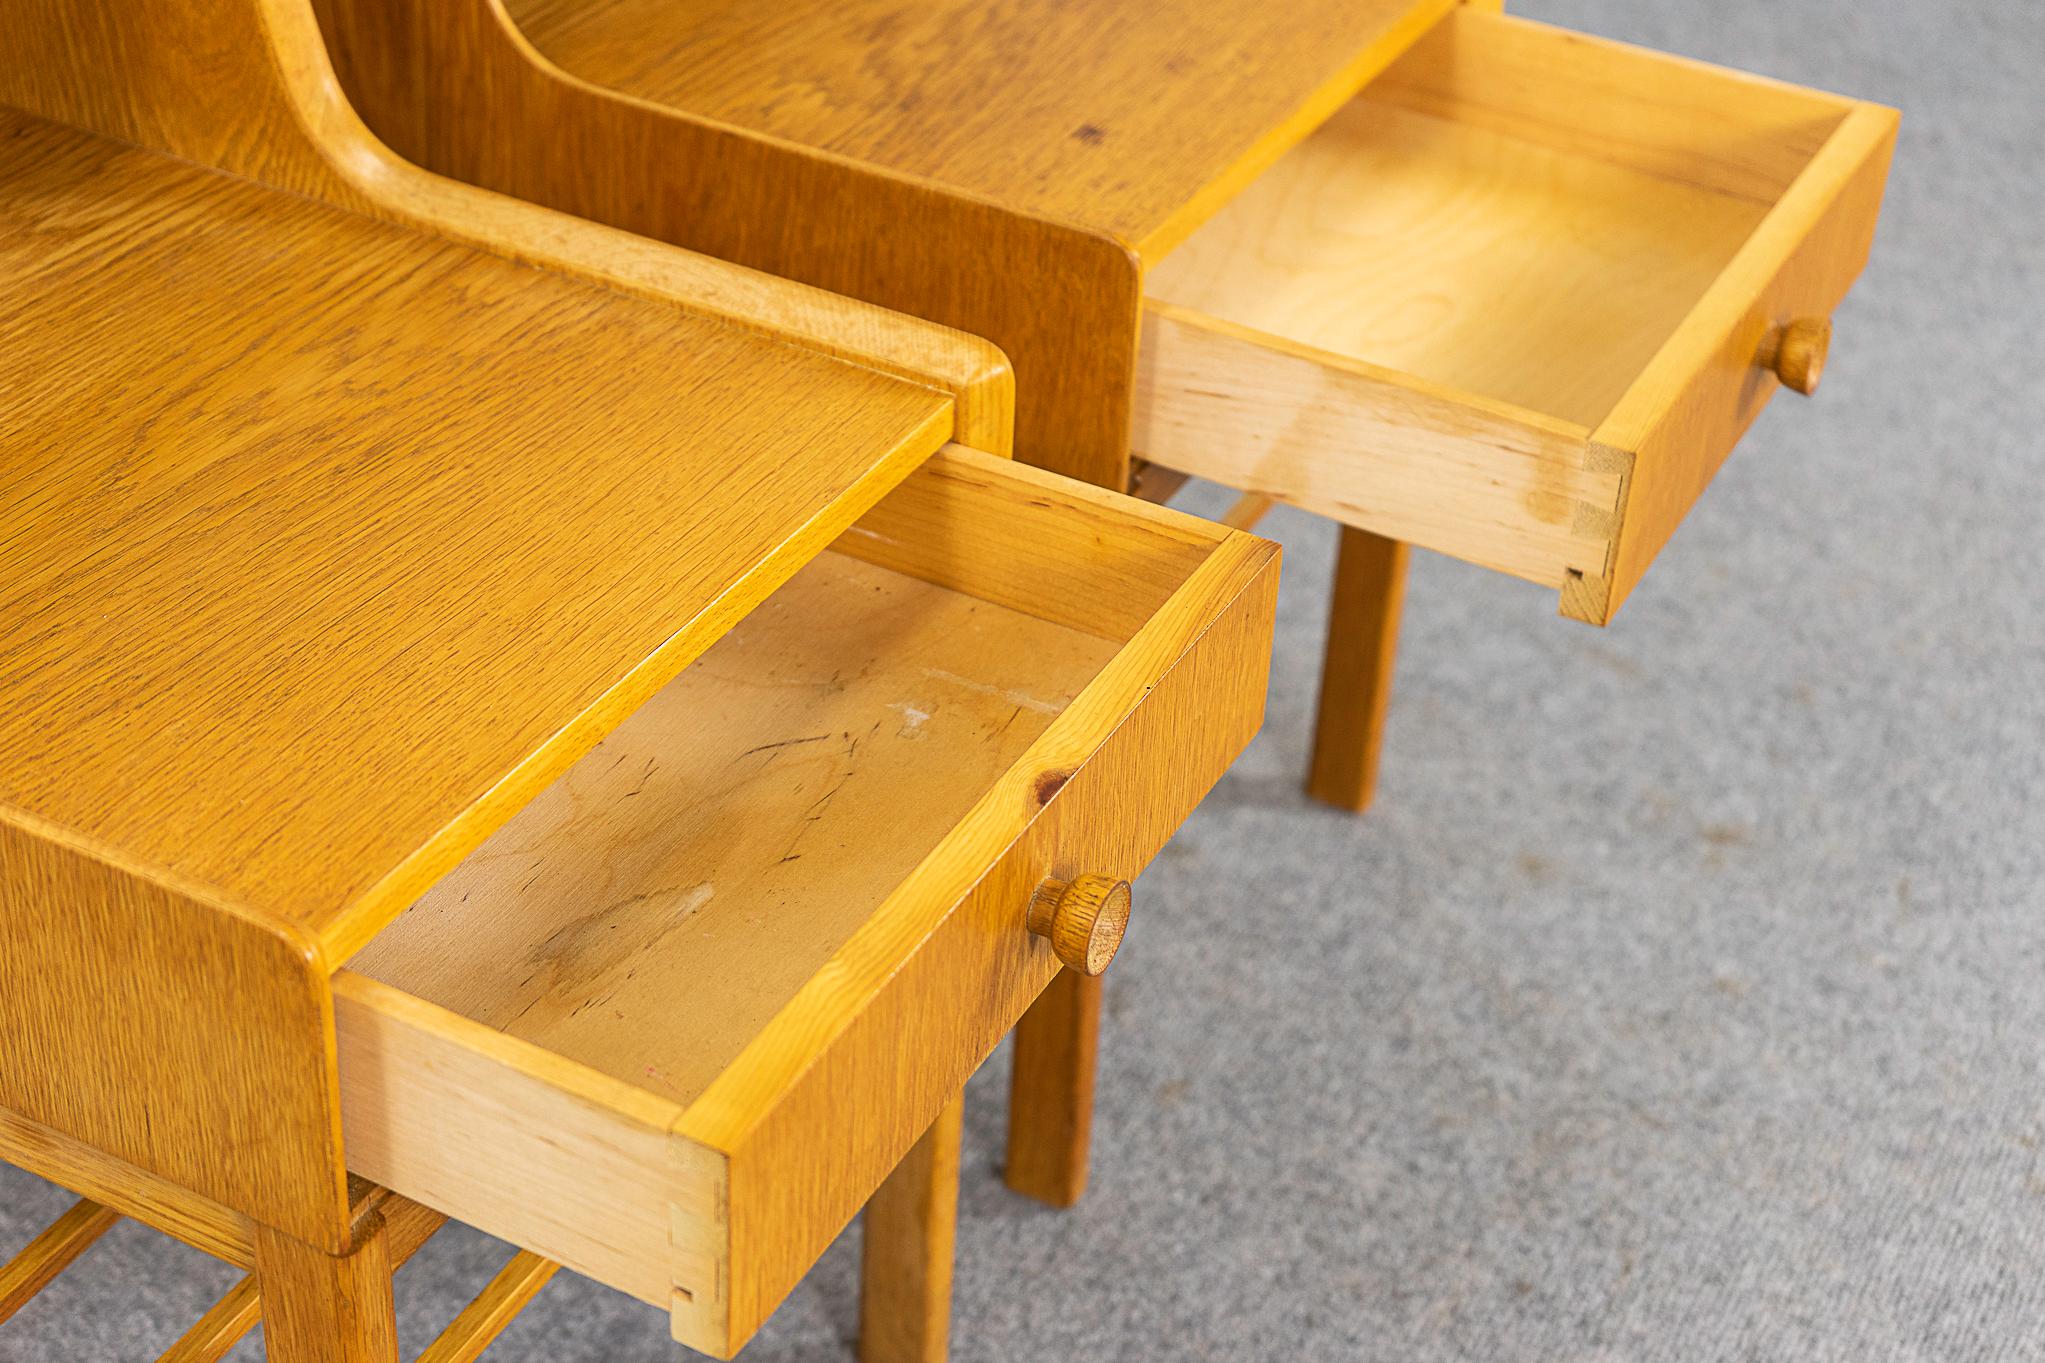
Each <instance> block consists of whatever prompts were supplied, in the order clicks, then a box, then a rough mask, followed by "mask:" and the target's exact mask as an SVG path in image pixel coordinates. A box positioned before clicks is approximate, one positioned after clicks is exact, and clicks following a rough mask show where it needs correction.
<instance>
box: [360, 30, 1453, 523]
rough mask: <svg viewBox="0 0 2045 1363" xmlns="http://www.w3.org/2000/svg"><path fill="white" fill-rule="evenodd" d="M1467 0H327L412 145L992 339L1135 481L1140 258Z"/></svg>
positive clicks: (521, 190) (1075, 455) (713, 250)
mask: <svg viewBox="0 0 2045 1363" xmlns="http://www.w3.org/2000/svg"><path fill="white" fill-rule="evenodd" d="M1451 2H1452V0H1368V2H1367V3H1353V2H1352V3H1339V4H1338V3H1331V2H1330V0H1315V2H1314V3H1313V4H1311V5H1307V6H1299V5H1294V6H1289V7H1284V8H1283V9H1273V10H1271V11H1269V13H1268V15H1267V14H1266V13H1265V12H1264V11H1257V10H1252V11H1244V10H1243V9H1242V8H1241V7H1240V6H1236V7H1230V6H1227V5H1223V4H1218V3H1214V0H1175V3H1174V4H1172V5H1171V6H1169V7H1168V9H1167V10H1166V11H1165V12H1159V11H1158V9H1157V7H1156V6H1133V5H1132V6H1124V7H1122V8H1121V9H1120V11H1119V12H1108V13H1106V14H1104V13H1103V11H1102V10H1101V9H1100V7H1091V8H1087V9H1084V10H1082V9H1069V8H1063V7H1057V6H1046V5H1043V4H1040V3H1021V2H1020V0H1007V3H1003V4H999V5H993V6H989V5H984V4H976V5H974V6H971V7H970V11H968V7H966V6H964V5H962V4H946V5H943V6H935V7H933V6H929V5H918V6H907V5H902V4H900V3H866V4H860V5H853V6H850V7H848V6H843V5H838V6H823V5H818V4H807V3H805V4H801V5H798V6H794V7H788V6H780V7H776V8H774V9H772V11H771V12H769V10H768V8H767V7H762V6H745V7H741V8H739V9H716V8H712V9H703V8H696V9H690V8H688V7H677V6H672V5H667V6H659V5H637V4H629V3H628V4H619V5H581V6H573V7H571V6H565V5H563V6H551V7H550V6H544V5H532V6H520V7H518V9H517V10H516V12H515V17H514V14H513V13H512V12H507V10H506V8H505V6H504V5H502V4H501V3H499V0H463V3H460V4H448V5H434V6H418V5H409V4H404V3H401V2H400V0H324V3H323V4H322V6H321V8H322V12H323V15H324V17H325V19H326V22H327V25H328V28H329V31H330V32H331V33H332V34H333V36H334V49H335V52H336V54H337V61H338V64H339V66H340V68H341V71H342V75H343V78H344V80H345V81H346V83H347V85H348V88H349V91H350V93H351V95H352V96H353V97H354V99H355V100H356V102H357V103H358V104H359V105H360V107H361V108H362V109H363V110H364V111H365V113H366V114H367V116H368V117H369V120H370V122H371V124H372V126H374V127H375V128H376V129H377V131H378V132H379V133H380V134H381V135H383V136H384V137H385V138H386V139H388V140H389V141H390V142H391V144H392V145H393V146H395V147H396V148H397V149H398V150H399V152H400V153H402V154H403V155H405V156H408V157H410V158H412V159H413V160H416V161H418V162H420V163H421V164H423V165H426V166H429V167H432V168H433V169H435V170H439V171H441V172H443V173H445V174H449V175H454V176H456V177H458V178H460V179H464V180H469V181H472V182H474V183H477V184H481V185H486V186H489V187H491V188H494V189H499V190H503V191H505V192H507V193H511V194H515V195H518V196H519V197H521V198H526V199H531V200H533V201H535V202H538V203H544V204H548V205H551V206H553V207H557V208H562V209H565V210H567V211H569V212H572V213H575V214H578V215H580V216H583V217H588V218H592V219H594V220H596V221H599V222H605V223H610V224H612V225H615V226H620V227H624V228H627V229H629V230H631V231H635V232H640V233H643V234H645V235H648V236H652V237H655V238H658V239H660V240H663V241H671V242H675V243H677V244H679V245H684V246H687V247H690V248H691V249H693V250H700V251H704V252H707V253H709V254H712V255H715V256H718V257H721V258H724V259H728V260H733V261H738V262H741V263H743V264H746V265H750V266H753V267H756V268H759V269H763V270H767V271H771V272H772V273H774V274H778V275H785V276H787V277H789V278H792V279H799V280H802V281H804V282H807V283H810V284H815V285H819V286H822V287H825V288H829V289H831V290H833V291H835V292H839V293H844V294H847V295H849V296H851V297H855V298H863V299H867V300H869V301H873V302H879V303H882V304H884V305H885V306H888V307H891V308H895V309H898V310H900V311H903V312H906V313H910V314H912V315H914V316H918V317H927V318H930V319H932V320H934V321H938V322H942V323H945V324H947V325H950V326H954V327H957V328H959V329H961V330H963V331H967V332H970V333H973V334H975V335H980V336H985V337H987V338H988V339H990V340H991V341H993V342H994V343H995V344H997V345H998V346H1000V347H1001V349H1002V350H1003V351H1004V352H1005V353H1006V354H1007V355H1008V357H1009V359H1010V360H1011V362H1012V363H1013V364H1014V366H1015V371H1016V378H1017V385H1018V394H1019V397H1018V405H1017V410H1016V425H1017V439H1018V448H1020V449H1021V450H1022V451H1023V452H1024V455H1025V457H1027V458H1029V459H1030V460H1032V461H1033V462H1036V463H1039V464H1041V465H1043V466H1044V467H1048V468H1053V469H1056V470H1058V471H1060V472H1064V473H1068V474H1071V475H1073V476H1075V477H1081V478H1085V479H1087V480H1088V481H1091V482H1095V483H1098V484H1101V485H1103V486H1112V487H1117V488H1120V487H1122V486H1124V485H1126V481H1127V477H1128V422H1129V401H1130V391H1131V390H1130V383H1131V370H1132V367H1133V359H1134V355H1135V348H1136V335H1137V320H1138V319H1137V302H1138V298H1139V295H1140V291H1141V280H1140V274H1141V270H1142V268H1143V266H1144V264H1146V263H1150V262H1154V261H1155V260H1156V259H1158V258H1160V257H1161V256H1162V255H1163V253H1164V252H1166V251H1168V250H1169V249H1170V248H1171V246H1172V245H1173V244H1174V243H1175V242H1176V241H1177V240H1179V239H1180V238H1181V237H1183V236H1184V234H1185V233H1186V232H1187V231H1189V230H1190V229H1191V227H1192V226H1194V225H1195V224H1197V223H1198V222H1199V221H1200V220H1201V219H1202V218H1204V217H1205V215H1206V214H1207V213H1210V212H1212V211H1213V209H1214V208H1215V207H1216V206H1218V204H1219V203H1220V202H1221V201H1223V200H1224V199H1226V198H1227V197H1228V195H1229V194H1231V193H1233V192H1234V191H1235V189H1236V188H1238V187H1240V185H1241V184H1243V183H1245V182H1247V181H1248V180H1249V179H1250V178H1252V177H1253V176H1255V175H1256V173H1257V172H1258V171H1259V170H1261V169H1262V168H1263V167H1264V166H1265V165H1267V164H1269V163H1270V161H1271V160H1273V159H1275V158H1276V157H1277V156H1279V155H1280V154H1281V153H1282V152H1283V151H1284V150H1285V148H1286V147H1288V146H1290V145H1292V144H1293V143H1294V142H1297V141H1298V140H1299V139H1300V138H1301V137H1303V136H1304V135H1305V134H1306V133H1307V132H1308V131H1309V130H1310V129H1311V128H1312V127H1313V125H1314V124H1315V123H1317V122H1319V121H1320V119H1322V118H1324V117H1326V115H1327V114H1328V112H1329V111H1331V110H1332V109H1333V108H1335V107H1336V106H1337V105H1339V104H1340V103H1341V102H1342V101H1343V100H1344V99H1346V98H1347V97H1348V96H1349V95H1350V94H1351V93H1353V92H1354V91H1355V90H1356V89H1357V88H1359V87H1360V86H1362V85H1363V83H1364V82H1365V81H1367V80H1368V79H1369V78H1370V77H1371V76H1372V75H1374V74H1375V73H1376V72H1377V71H1379V70H1381V69H1382V68H1383V67H1384V65H1385V64H1386V63H1387V62H1389V61H1390V60H1391V59H1392V58H1393V57H1394V56H1396V55H1397V54H1398V52H1399V51H1400V50H1401V49H1402V48H1403V47H1405V46H1406V45H1407V44H1409V43H1411V42H1412V41H1413V40H1414V39H1415V38H1416V37H1417V36H1418V35H1419V34H1420V32H1422V31H1423V30H1424V29H1425V27H1426V26H1427V24H1429V23H1430V22H1432V21H1433V20H1434V19H1435V18H1436V17H1438V16H1439V15H1440V14H1441V13H1442V12H1443V11H1444V10H1446V9H1447V8H1448V6H1449V4H1450V3H1451ZM1104 30H1105V35H1108V36H1104ZM1019 34H1020V35H1026V37H1024V38H1023V39H1022V40H1021V41H1017V42H1009V41H1007V39H1008V38H1009V37H1010V36H1012V35H1019ZM1110 36H1111V38H1112V40H1109V37H1110ZM1076 55H1077V56H1079V57H1083V58H1084V60H1078V59H1075V56H1076ZM1104 56H1105V57H1109V58H1112V60H1102V58H1103V57H1104ZM901 69H909V70H913V71H915V72H916V84H917V86H918V87H919V93H918V97H917V98H916V99H914V100H907V101H905V100H902V99H900V98H899V95H898V92H897V90H896V88H895V87H896V85H897V82H896V81H895V80H894V78H893V76H892V73H894V72H896V71H898V70H901ZM1223 92H1226V93H1223ZM1161 96H1162V97H1161ZM755 113H757V114H758V115H759V117H758V118H755V117H753V114H755ZM927 129H939V130H941V131H939V132H937V134H936V135H935V136H929V137H926V136H923V135H922V134H923V133H924V132H925V131H926V130H927ZM926 158H931V159H926Z"/></svg>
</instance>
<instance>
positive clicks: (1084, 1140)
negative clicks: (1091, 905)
mask: <svg viewBox="0 0 2045 1363" xmlns="http://www.w3.org/2000/svg"><path fill="white" fill-rule="evenodd" d="M1101 993H1102V982H1101V980H1100V979H1099V977H1097V976H1089V975H1082V974H1080V973H1079V972H1078V971H1075V970H1061V971H1059V972H1058V974H1057V975H1056V977H1054V978H1053V979H1052V981H1051V983H1050V984H1048V985H1047V986H1045V988H1044V992H1043V993H1041V994H1039V995H1038V996H1037V1001H1036V1002H1035V1003H1033V1004H1031V1005H1030V1007H1029V1011H1028V1012H1026V1013H1024V1014H1023V1015H1022V1020H1021V1021H1020V1022H1018V1023H1016V1027H1015V1067H1014V1069H1012V1070H1011V1071H1010V1072H1009V1084H1008V1158H1007V1160H1006V1162H1005V1164H1004V1166H1003V1169H1002V1177H1003V1179H1004V1180H1005V1181H1006V1182H1007V1184H1008V1186H1009V1188H1010V1189H1012V1190H1013V1191H1015V1192H1018V1193H1021V1194H1022V1195H1023V1196H1024V1197H1031V1198H1035V1199H1036V1200H1037V1201H1039V1202H1042V1203H1043V1204H1045V1205H1046V1206H1049V1207H1070V1206H1073V1205H1075V1204H1076V1203H1077V1202H1078V1201H1079V1199H1080V1198H1081V1197H1084V1196H1085V1195H1086V1180H1087V1173H1088V1170H1089V1156H1090V1155H1091V1153H1092V1150H1093V1114H1094V1071H1095V1066H1096V1062H1097V1059H1098V1056H1099V1052H1100V1036H1101Z"/></svg>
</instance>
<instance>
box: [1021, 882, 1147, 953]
mask: <svg viewBox="0 0 2045 1363" xmlns="http://www.w3.org/2000/svg"><path fill="white" fill-rule="evenodd" d="M1129 905H1130V893H1129V882H1128V881H1126V880H1117V879H1115V878H1114V877H1113V876H1103V875H1095V874H1094V873H1093V872H1091V871H1082V872H1081V873H1080V874H1078V875H1076V876H1074V877H1073V878H1072V879H1070V880H1059V879H1057V878H1056V877H1053V878H1051V879H1049V880H1046V881H1044V882H1043V883H1042V884H1040V885H1038V886H1037V888H1036V889H1035V890H1034V891H1033V892H1032V893H1031V894H1030V909H1029V929H1030V931H1031V932H1033V933H1035V934H1036V935H1037V936H1039V937H1042V938H1043V939H1044V940H1046V941H1048V942H1049V943H1050V944H1051V950H1052V951H1053V952H1055V953H1056V954H1057V957H1058V960H1059V963H1060V964H1061V965H1063V966H1064V967H1065V968H1066V969H1067V970H1076V971H1078V972H1079V973H1080V974H1082V975H1099V974H1101V973H1103V972H1104V971H1106V970H1107V968H1108V965H1109V963H1110V962H1111V961H1113V960H1114V959H1115V953H1116V952H1117V951H1119V950H1121V949H1122V936H1123V934H1124V933H1125V932H1127V931H1128V928H1129Z"/></svg>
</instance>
